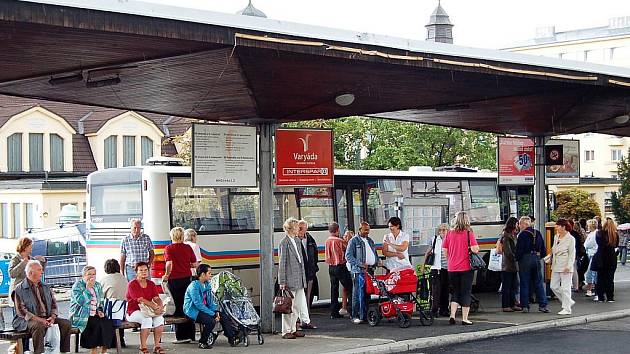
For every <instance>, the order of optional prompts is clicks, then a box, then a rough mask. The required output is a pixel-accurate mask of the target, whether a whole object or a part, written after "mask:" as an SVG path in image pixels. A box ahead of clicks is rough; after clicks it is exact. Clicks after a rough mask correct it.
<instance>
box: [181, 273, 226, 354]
mask: <svg viewBox="0 0 630 354" xmlns="http://www.w3.org/2000/svg"><path fill="white" fill-rule="evenodd" d="M211 277H212V272H211V269H210V266H209V265H207V264H201V265H199V266H198V267H197V280H195V281H193V282H192V283H190V285H188V288H186V295H185V296H184V313H185V314H186V316H188V317H190V319H192V320H193V321H195V322H197V323H200V324H201V326H202V330H201V338H199V348H200V349H211V348H212V345H210V344H209V343H208V339H209V338H210V335H211V334H212V330H213V329H214V325H215V324H216V323H217V321H219V322H220V323H221V327H223V334H225V336H226V337H227V338H228V342H229V343H230V345H231V346H235V345H236V344H238V343H237V342H236V332H235V330H234V328H233V327H232V325H231V324H230V323H229V322H228V321H227V315H224V314H221V313H220V311H219V310H218V305H217V304H216V303H215V302H214V299H213V297H212V288H211V287H210V278H211Z"/></svg>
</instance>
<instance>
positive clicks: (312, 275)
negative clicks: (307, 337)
mask: <svg viewBox="0 0 630 354" xmlns="http://www.w3.org/2000/svg"><path fill="white" fill-rule="evenodd" d="M307 231H308V223H307V222H306V221H304V220H300V221H298V238H299V241H300V246H301V250H302V258H303V259H304V262H303V264H304V274H305V275H306V288H305V289H304V294H305V295H306V302H307V303H306V304H305V305H306V308H304V309H302V311H300V321H301V324H300V328H302V329H316V328H317V327H315V326H313V324H311V320H310V316H309V313H308V311H309V310H310V308H311V305H312V304H313V297H314V296H315V294H314V291H313V289H315V288H317V271H319V267H318V266H317V261H318V258H319V254H318V253H319V252H318V251H317V243H316V242H315V239H314V238H313V236H311V234H310V233H308V232H307Z"/></svg>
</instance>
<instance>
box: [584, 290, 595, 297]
mask: <svg viewBox="0 0 630 354" xmlns="http://www.w3.org/2000/svg"><path fill="white" fill-rule="evenodd" d="M585 296H586V297H593V296H595V293H594V292H593V291H592V290H589V291H587V292H586V295H585Z"/></svg>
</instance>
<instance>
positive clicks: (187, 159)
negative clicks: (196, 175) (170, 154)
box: [163, 129, 192, 166]
mask: <svg viewBox="0 0 630 354" xmlns="http://www.w3.org/2000/svg"><path fill="white" fill-rule="evenodd" d="M166 144H175V148H176V149H177V154H176V155H175V157H179V158H180V159H182V160H184V165H186V166H190V165H191V163H192V131H191V129H188V130H187V131H186V132H185V133H184V134H181V135H175V136H173V137H171V138H169V139H168V140H164V143H163V145H166Z"/></svg>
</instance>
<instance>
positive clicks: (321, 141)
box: [276, 129, 334, 186]
mask: <svg viewBox="0 0 630 354" xmlns="http://www.w3.org/2000/svg"><path fill="white" fill-rule="evenodd" d="M332 144H333V133H332V130H325V129H278V130H276V185H277V186H332V185H333V183H334V180H333V177H334V158H333V145H332Z"/></svg>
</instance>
